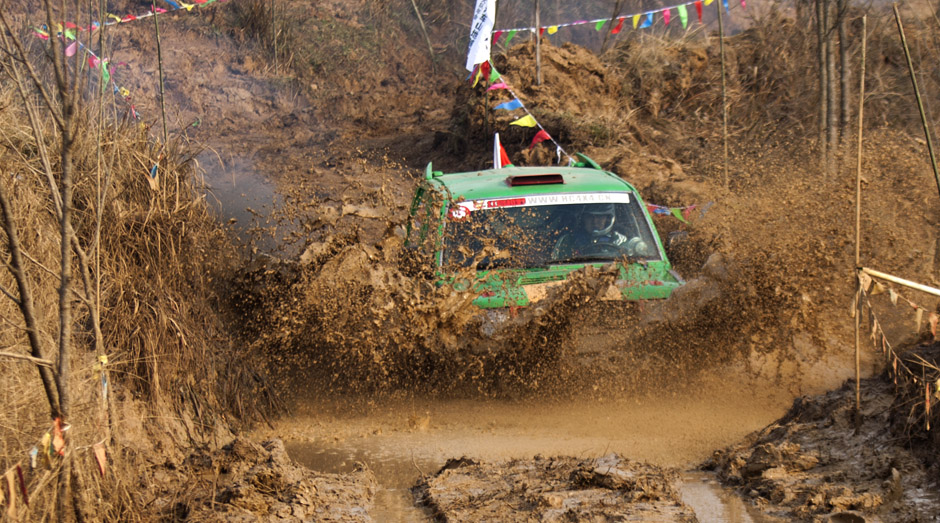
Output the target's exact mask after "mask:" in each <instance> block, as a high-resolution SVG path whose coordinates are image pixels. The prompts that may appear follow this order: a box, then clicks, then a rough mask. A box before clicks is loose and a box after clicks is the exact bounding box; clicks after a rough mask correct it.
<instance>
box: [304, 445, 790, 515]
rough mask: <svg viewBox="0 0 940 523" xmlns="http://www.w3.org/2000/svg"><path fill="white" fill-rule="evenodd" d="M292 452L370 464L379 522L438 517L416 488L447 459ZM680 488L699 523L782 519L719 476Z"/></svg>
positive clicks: (322, 467) (315, 459) (687, 477)
mask: <svg viewBox="0 0 940 523" xmlns="http://www.w3.org/2000/svg"><path fill="white" fill-rule="evenodd" d="M287 450H288V453H289V454H290V456H291V457H292V458H293V459H294V460H296V461H297V462H299V463H300V464H302V465H303V466H305V467H307V468H309V469H311V470H313V471H316V472H319V473H327V474H349V473H352V472H353V471H354V470H355V469H356V463H357V462H359V463H365V464H367V465H368V466H369V468H370V470H372V472H373V473H374V474H375V478H376V482H377V483H378V488H377V490H376V493H375V498H374V508H373V511H372V512H371V514H370V515H371V516H372V518H373V519H374V520H376V521H430V520H433V515H432V514H431V513H430V511H429V510H427V509H426V508H422V507H420V506H416V505H415V502H414V496H413V494H412V492H411V488H412V487H413V486H414V485H415V484H416V483H417V482H418V481H419V480H420V479H421V477H422V475H427V474H428V473H429V472H428V471H430V472H431V473H433V472H436V471H437V470H439V469H440V468H441V467H442V466H443V465H444V463H445V461H444V460H440V459H432V458H428V457H427V456H420V457H419V456H414V455H408V456H404V455H401V454H396V453H395V452H393V451H392V452H389V449H364V448H349V447H345V446H339V447H334V446H330V445H329V444H326V445H325V446H319V445H317V444H312V443H300V442H294V443H292V444H289V445H288V446H287ZM676 488H677V490H678V492H679V495H680V497H681V500H682V502H683V503H685V504H686V505H687V506H689V507H690V508H691V509H692V510H693V511H694V513H695V515H696V517H697V518H698V520H699V521H708V522H715V523H777V522H780V521H783V520H781V519H776V518H772V517H770V516H767V515H764V514H761V513H760V512H759V511H757V510H756V509H754V508H753V507H749V506H748V505H746V504H745V503H744V501H743V500H742V499H741V498H739V497H738V496H737V495H736V494H735V493H733V492H732V491H730V490H728V489H726V488H724V487H722V486H721V485H720V484H719V483H718V481H717V479H716V478H715V476H714V474H712V473H708V472H700V471H686V472H684V473H683V474H682V475H681V480H680V481H679V482H678V483H677V485H676Z"/></svg>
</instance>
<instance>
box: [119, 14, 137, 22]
mask: <svg viewBox="0 0 940 523" xmlns="http://www.w3.org/2000/svg"><path fill="white" fill-rule="evenodd" d="M134 20H137V17H136V16H134V15H127V16H125V17H124V18H122V19H121V21H122V22H133V21H134Z"/></svg>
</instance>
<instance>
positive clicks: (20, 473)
mask: <svg viewBox="0 0 940 523" xmlns="http://www.w3.org/2000/svg"><path fill="white" fill-rule="evenodd" d="M16 477H17V478H18V479H19V480H20V493H22V494H23V503H26V506H27V507H28V506H29V493H28V492H27V491H26V482H25V481H23V469H22V468H20V465H19V463H17V464H16ZM10 495H11V496H12V495H13V493H12V492H10Z"/></svg>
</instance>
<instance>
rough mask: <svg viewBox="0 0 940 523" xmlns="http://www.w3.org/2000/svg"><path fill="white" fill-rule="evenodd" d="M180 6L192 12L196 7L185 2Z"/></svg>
mask: <svg viewBox="0 0 940 523" xmlns="http://www.w3.org/2000/svg"><path fill="white" fill-rule="evenodd" d="M180 5H181V6H183V8H184V9H186V10H187V11H192V10H193V8H194V7H196V6H195V5H193V4H187V3H185V2H180Z"/></svg>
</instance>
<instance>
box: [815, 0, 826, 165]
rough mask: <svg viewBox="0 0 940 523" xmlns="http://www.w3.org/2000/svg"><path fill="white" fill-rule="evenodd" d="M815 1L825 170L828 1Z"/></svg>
mask: <svg viewBox="0 0 940 523" xmlns="http://www.w3.org/2000/svg"><path fill="white" fill-rule="evenodd" d="M815 1H816V48H817V54H816V69H817V71H818V72H819V111H818V117H819V125H818V137H817V139H818V141H819V163H820V167H821V168H822V169H826V168H827V166H828V164H829V161H828V158H829V151H828V148H827V143H826V142H827V139H826V136H827V135H826V122H827V121H828V118H827V112H826V108H827V107H828V105H829V96H828V95H829V93H828V91H827V88H828V85H829V80H828V73H829V70H828V68H827V67H826V16H825V13H826V3H827V1H828V0H815Z"/></svg>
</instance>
